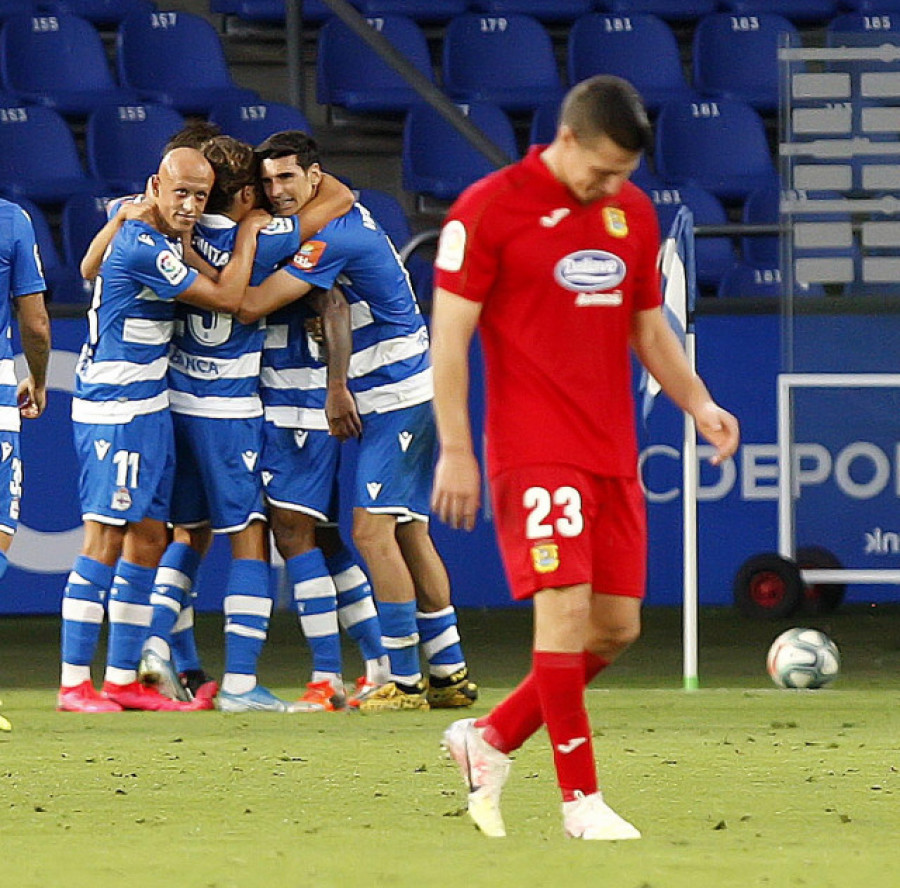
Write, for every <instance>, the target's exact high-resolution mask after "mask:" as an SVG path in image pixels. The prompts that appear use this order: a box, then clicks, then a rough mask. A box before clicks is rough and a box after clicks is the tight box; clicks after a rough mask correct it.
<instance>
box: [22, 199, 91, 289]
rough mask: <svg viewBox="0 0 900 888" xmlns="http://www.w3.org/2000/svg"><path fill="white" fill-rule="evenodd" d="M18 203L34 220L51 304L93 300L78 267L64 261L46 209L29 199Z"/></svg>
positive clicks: (36, 239)
mask: <svg viewBox="0 0 900 888" xmlns="http://www.w3.org/2000/svg"><path fill="white" fill-rule="evenodd" d="M16 203H17V204H18V205H19V206H20V207H21V208H22V209H23V210H25V212H26V213H28V215H29V216H30V217H31V224H32V226H33V227H34V237H35V241H36V242H37V246H38V253H40V256H41V265H42V267H43V270H44V280H45V281H46V282H47V292H48V297H49V301H51V302H54V303H72V302H78V303H85V302H87V301H88V299H89V298H90V292H89V289H88V288H87V287H86V285H85V283H84V281H83V280H82V277H81V273H80V272H79V270H78V266H77V265H75V266H72V265H68V264H66V263H64V262H63V261H62V258H61V257H60V255H59V250H58V249H57V248H56V243H55V241H54V240H53V233H52V230H51V228H50V224H49V223H48V222H47V217H46V216H45V215H44V212H43V210H41V208H40V207H39V206H37V205H36V204H34V203H32V202H31V201H30V200H27V199H23V198H19V199H18V200H16Z"/></svg>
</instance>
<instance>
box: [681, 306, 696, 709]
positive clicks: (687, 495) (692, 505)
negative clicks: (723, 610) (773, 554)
mask: <svg viewBox="0 0 900 888" xmlns="http://www.w3.org/2000/svg"><path fill="white" fill-rule="evenodd" d="M684 347H685V351H686V353H687V359H688V363H689V364H690V365H691V370H694V371H696V369H697V335H696V333H695V331H694V318H693V312H691V314H690V316H689V320H688V328H687V330H686V332H685V337H684ZM681 475H682V483H681V489H682V505H683V523H684V534H683V547H684V595H683V598H684V604H683V611H684V613H683V622H684V626H683V635H684V641H683V648H684V669H683V679H684V689H685V690H686V691H695V690H697V688H698V687H700V674H699V670H698V666H697V660H698V651H699V632H698V616H699V595H698V582H697V475H698V471H697V428H696V426H695V424H694V418H693V417H692V416H689V415H688V414H687V413H685V415H684V445H683V447H682V456H681Z"/></svg>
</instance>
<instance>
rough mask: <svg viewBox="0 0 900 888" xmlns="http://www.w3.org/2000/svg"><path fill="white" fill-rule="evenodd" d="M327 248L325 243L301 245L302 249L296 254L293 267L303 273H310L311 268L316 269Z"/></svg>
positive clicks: (314, 241)
mask: <svg viewBox="0 0 900 888" xmlns="http://www.w3.org/2000/svg"><path fill="white" fill-rule="evenodd" d="M325 247H326V244H325V241H316V240H311V241H306V242H305V243H303V244H301V245H300V249H299V250H298V251H297V252H296V253H295V254H294V258H293V260H291V265H293V266H294V267H295V268H299V269H301V270H302V271H309V270H310V269H311V268H315V267H316V265H318V264H319V260H320V259H321V258H322V254H323V253H324V252H325Z"/></svg>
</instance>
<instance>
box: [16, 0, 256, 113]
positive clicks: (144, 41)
mask: <svg viewBox="0 0 900 888" xmlns="http://www.w3.org/2000/svg"><path fill="white" fill-rule="evenodd" d="M115 61H116V70H117V74H118V82H117V80H116V78H115V77H114V76H113V73H112V70H111V68H110V64H109V61H108V59H107V55H106V50H105V48H104V46H103V42H102V40H101V38H100V35H99V33H98V32H97V30H96V29H95V28H94V26H93V25H92V24H91V23H90V22H89V21H87V20H86V19H84V18H81V17H79V16H76V15H72V14H69V13H60V14H53V15H29V14H18V15H13V16H10V17H9V18H8V19H6V21H5V22H4V23H3V25H2V27H0V91H2V92H4V93H6V94H9V95H12V96H14V97H15V98H17V99H19V100H20V101H23V102H30V103H36V104H41V105H44V106H46V107H48V108H53V109H55V110H57V111H59V112H61V113H62V114H65V115H68V116H72V117H79V116H80V117H83V116H86V115H87V114H88V113H90V111H92V110H93V109H95V108H96V107H98V106H100V105H120V104H125V103H129V102H131V103H137V102H141V101H153V102H159V103H161V104H164V105H169V106H171V107H173V108H175V109H177V110H178V111H180V112H181V113H183V114H206V113H208V112H209V110H210V108H212V107H213V106H214V105H217V104H222V103H225V102H232V103H241V102H248V101H252V100H254V99H256V98H258V94H257V93H256V92H255V91H253V90H248V89H243V88H241V87H239V86H238V85H237V84H236V83H235V82H234V80H233V78H232V76H231V73H230V71H229V68H228V64H227V62H226V59H225V52H224V49H223V47H222V42H221V39H220V37H219V35H218V33H217V32H216V30H215V28H214V27H213V26H212V25H211V24H210V23H209V22H207V21H206V20H205V19H203V18H201V17H200V16H197V15H194V14H192V13H186V12H159V11H155V10H151V11H146V10H138V11H134V12H132V13H131V14H129V15H128V16H127V17H126V18H125V19H124V20H123V21H122V22H121V24H120V25H119V27H118V31H117V35H116V58H115Z"/></svg>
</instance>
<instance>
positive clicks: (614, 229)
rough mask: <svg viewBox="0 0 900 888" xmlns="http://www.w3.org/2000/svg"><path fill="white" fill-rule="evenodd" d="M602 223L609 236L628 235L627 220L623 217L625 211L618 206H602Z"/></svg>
mask: <svg viewBox="0 0 900 888" xmlns="http://www.w3.org/2000/svg"><path fill="white" fill-rule="evenodd" d="M602 216H603V225H604V227H605V228H606V233H607V234H608V235H610V236H611V237H628V220H627V219H626V218H625V211H624V210H620V209H619V208H618V207H604V208H603V212H602Z"/></svg>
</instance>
